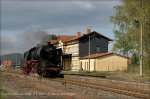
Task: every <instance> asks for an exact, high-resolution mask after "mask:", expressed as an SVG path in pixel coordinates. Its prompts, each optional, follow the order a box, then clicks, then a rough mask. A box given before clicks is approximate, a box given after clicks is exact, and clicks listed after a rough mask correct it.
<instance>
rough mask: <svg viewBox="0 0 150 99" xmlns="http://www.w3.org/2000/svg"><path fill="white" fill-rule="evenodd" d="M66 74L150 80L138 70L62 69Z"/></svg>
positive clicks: (149, 77)
mask: <svg viewBox="0 0 150 99" xmlns="http://www.w3.org/2000/svg"><path fill="white" fill-rule="evenodd" d="M61 73H62V74H64V75H80V76H92V77H101V78H108V79H118V80H127V81H150V76H149V75H146V74H144V76H143V77H140V75H139V73H138V72H131V71H130V72H129V71H125V72H119V71H118V72H88V71H82V72H81V71H62V72H61Z"/></svg>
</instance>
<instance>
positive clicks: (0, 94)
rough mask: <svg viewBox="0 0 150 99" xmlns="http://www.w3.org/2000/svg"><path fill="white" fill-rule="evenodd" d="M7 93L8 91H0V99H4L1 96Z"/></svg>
mask: <svg viewBox="0 0 150 99" xmlns="http://www.w3.org/2000/svg"><path fill="white" fill-rule="evenodd" d="M6 93H8V91H6V90H4V89H0V99H4V97H3V96H2V94H6Z"/></svg>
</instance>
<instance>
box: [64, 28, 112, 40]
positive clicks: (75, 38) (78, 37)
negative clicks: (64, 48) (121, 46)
mask: <svg viewBox="0 0 150 99" xmlns="http://www.w3.org/2000/svg"><path fill="white" fill-rule="evenodd" d="M93 33H96V34H98V35H99V36H102V37H104V38H106V39H108V40H109V41H112V39H110V38H108V37H106V36H104V35H102V34H100V33H97V32H95V31H93V32H90V33H88V34H83V35H81V36H75V37H74V38H72V39H70V40H66V42H69V41H73V40H78V39H80V38H82V37H85V36H88V35H91V34H93Z"/></svg>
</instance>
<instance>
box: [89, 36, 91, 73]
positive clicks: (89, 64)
mask: <svg viewBox="0 0 150 99" xmlns="http://www.w3.org/2000/svg"><path fill="white" fill-rule="evenodd" d="M90 47H91V42H90V36H89V72H90V54H91V49H90Z"/></svg>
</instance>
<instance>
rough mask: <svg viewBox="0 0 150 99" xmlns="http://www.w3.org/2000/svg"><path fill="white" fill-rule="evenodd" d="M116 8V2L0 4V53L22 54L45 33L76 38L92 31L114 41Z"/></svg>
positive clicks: (7, 0) (5, 1) (77, 0)
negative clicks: (87, 30)
mask: <svg viewBox="0 0 150 99" xmlns="http://www.w3.org/2000/svg"><path fill="white" fill-rule="evenodd" d="M118 4H120V1H119V0H93V1H92V0H91V1H90V0H87V1H86V0H85V1H83V0H82V1H81V0H71V1H69V0H63V1H60V0H59V1H54V0H50V1H48V0H45V1H44V0H43V1H42V0H41V1H33V0H31V1H29V0H28V1H25V0H24V1H19V0H15V1H11V0H2V1H1V53H2V54H8V53H14V52H21V53H22V52H24V51H26V50H28V49H29V48H30V47H33V46H35V45H36V43H37V42H38V41H39V40H40V39H41V37H42V36H43V35H45V33H49V34H55V35H76V32H81V33H85V30H86V28H91V29H92V30H93V31H97V32H99V33H102V34H103V35H105V36H107V37H109V38H112V39H113V32H112V31H113V24H112V23H111V22H110V16H112V15H114V9H113V7H114V6H115V5H118ZM111 48H112V45H111V44H110V46H109V50H111Z"/></svg>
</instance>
